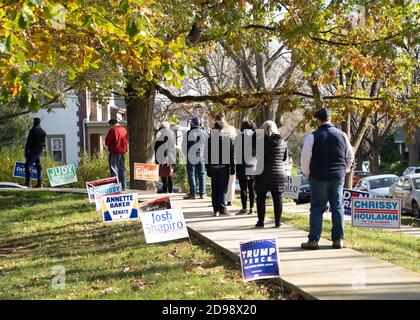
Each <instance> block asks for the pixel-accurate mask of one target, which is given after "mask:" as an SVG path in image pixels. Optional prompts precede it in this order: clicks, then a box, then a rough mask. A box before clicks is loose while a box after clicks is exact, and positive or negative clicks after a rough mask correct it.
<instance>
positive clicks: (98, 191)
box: [94, 183, 122, 211]
mask: <svg viewBox="0 0 420 320" xmlns="http://www.w3.org/2000/svg"><path fill="white" fill-rule="evenodd" d="M121 190H122V188H121V183H111V184H107V185H104V186H100V187H97V188H94V196H95V203H96V211H101V210H102V197H103V196H109V195H112V194H120V193H121Z"/></svg>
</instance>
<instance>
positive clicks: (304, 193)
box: [293, 176, 311, 204]
mask: <svg viewBox="0 0 420 320" xmlns="http://www.w3.org/2000/svg"><path fill="white" fill-rule="evenodd" d="M293 201H294V202H295V203H296V204H302V203H309V202H311V188H310V187H309V181H308V179H306V178H305V177H304V176H302V178H301V180H300V189H299V198H298V199H294V200H293Z"/></svg>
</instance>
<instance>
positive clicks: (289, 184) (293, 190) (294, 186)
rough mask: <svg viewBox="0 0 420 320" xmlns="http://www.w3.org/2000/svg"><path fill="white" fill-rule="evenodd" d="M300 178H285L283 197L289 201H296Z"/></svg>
mask: <svg viewBox="0 0 420 320" xmlns="http://www.w3.org/2000/svg"><path fill="white" fill-rule="evenodd" d="M301 178H302V177H301V176H287V181H286V188H285V190H284V192H283V197H285V198H289V199H298V198H299V190H300V183H301Z"/></svg>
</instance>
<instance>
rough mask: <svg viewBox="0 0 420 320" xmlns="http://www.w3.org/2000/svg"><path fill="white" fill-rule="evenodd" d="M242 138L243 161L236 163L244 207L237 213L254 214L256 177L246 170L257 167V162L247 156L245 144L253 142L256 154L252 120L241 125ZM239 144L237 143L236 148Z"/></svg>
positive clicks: (252, 147) (252, 148) (253, 152)
mask: <svg viewBox="0 0 420 320" xmlns="http://www.w3.org/2000/svg"><path fill="white" fill-rule="evenodd" d="M240 136H241V139H240V140H239V141H240V142H241V143H242V148H241V155H240V156H241V162H242V163H237V165H236V177H237V178H238V180H239V186H240V188H241V203H242V209H241V210H240V211H238V212H237V213H236V215H243V214H252V213H253V209H254V202H255V193H254V179H255V177H254V176H252V175H247V174H246V170H247V169H248V170H253V169H254V171H255V169H256V163H252V162H251V161H250V159H246V158H245V144H246V143H249V142H251V143H252V146H251V150H252V156H254V154H255V149H256V140H255V139H256V135H255V127H254V124H253V123H252V122H251V121H244V122H242V125H241V133H240ZM236 149H237V146H236V145H235V150H236ZM248 193H249V211H247V209H246V207H247V202H248Z"/></svg>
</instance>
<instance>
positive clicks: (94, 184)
mask: <svg viewBox="0 0 420 320" xmlns="http://www.w3.org/2000/svg"><path fill="white" fill-rule="evenodd" d="M117 183H118V178H117V177H110V178H105V179H100V180H95V181H89V182H86V190H87V193H88V197H89V202H91V203H93V202H95V190H94V189H95V188H98V187H101V186H104V185H107V184H117Z"/></svg>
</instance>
